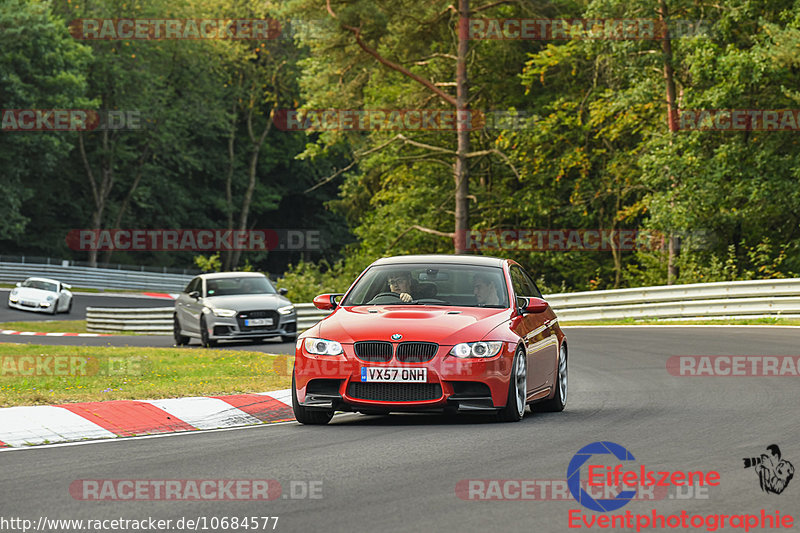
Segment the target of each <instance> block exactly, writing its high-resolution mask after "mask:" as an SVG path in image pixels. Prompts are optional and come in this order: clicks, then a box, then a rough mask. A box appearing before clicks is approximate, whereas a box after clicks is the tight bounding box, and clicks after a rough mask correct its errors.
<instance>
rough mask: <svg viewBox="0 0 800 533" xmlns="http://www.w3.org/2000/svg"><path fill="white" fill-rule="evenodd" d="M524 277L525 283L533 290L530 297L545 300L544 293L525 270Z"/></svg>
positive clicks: (523, 271)
mask: <svg viewBox="0 0 800 533" xmlns="http://www.w3.org/2000/svg"><path fill="white" fill-rule="evenodd" d="M520 270H522V269H520ZM522 276H523V277H524V278H525V281H526V282H527V284H528V285H529V286H530V287H531V289H532V290H533V292H532V293H531V294H530V296H536V297H537V298H544V296H542V291H540V290H539V287H537V286H536V283H535V282H534V281H533V278H532V277H531V276H530V275H529V274H528V273H527V272H525V270H522Z"/></svg>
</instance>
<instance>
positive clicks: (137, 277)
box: [0, 262, 193, 292]
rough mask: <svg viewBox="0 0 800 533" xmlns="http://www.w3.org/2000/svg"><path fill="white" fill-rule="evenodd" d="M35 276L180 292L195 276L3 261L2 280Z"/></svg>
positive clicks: (81, 284) (96, 286) (0, 265)
mask: <svg viewBox="0 0 800 533" xmlns="http://www.w3.org/2000/svg"><path fill="white" fill-rule="evenodd" d="M31 276H38V277H44V278H54V279H57V280H59V281H62V282H64V283H68V284H70V285H73V286H75V287H86V288H92V289H112V290H113V289H130V290H143V291H158V292H180V291H182V290H183V288H184V287H186V285H187V284H188V283H189V281H191V279H192V277H193V276H191V275H183V274H165V273H158V272H142V271H135V270H116V269H111V268H91V267H82V266H62V265H54V264H51V265H47V264H38V263H7V262H0V283H16V282H18V281H24V280H25V278H28V277H31Z"/></svg>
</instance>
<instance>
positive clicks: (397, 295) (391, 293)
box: [372, 292, 400, 300]
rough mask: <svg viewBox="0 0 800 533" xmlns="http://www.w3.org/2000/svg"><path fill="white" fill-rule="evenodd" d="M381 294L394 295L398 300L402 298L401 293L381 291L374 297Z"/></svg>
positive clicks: (378, 296)
mask: <svg viewBox="0 0 800 533" xmlns="http://www.w3.org/2000/svg"><path fill="white" fill-rule="evenodd" d="M381 296H394V297H395V298H397V299H398V300H399V299H400V295H399V294H397V293H396V292H379V293H378V294H376V295H375V296H373V297H372V299H373V300H374V299H375V298H380V297H381Z"/></svg>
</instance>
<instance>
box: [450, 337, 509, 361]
mask: <svg viewBox="0 0 800 533" xmlns="http://www.w3.org/2000/svg"><path fill="white" fill-rule="evenodd" d="M502 347H503V343H502V342H498V341H490V342H484V341H481V342H462V343H461V344H456V345H455V346H453V349H452V350H450V355H453V356H455V357H461V358H462V359H464V358H467V357H494V356H495V355H497V354H499V353H500V349H501V348H502Z"/></svg>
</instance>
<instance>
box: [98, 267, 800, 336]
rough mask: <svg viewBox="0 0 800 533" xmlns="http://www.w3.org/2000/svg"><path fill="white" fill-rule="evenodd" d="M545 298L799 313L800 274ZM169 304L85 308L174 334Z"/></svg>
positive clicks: (583, 307) (641, 314) (107, 320)
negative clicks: (799, 275)
mask: <svg viewBox="0 0 800 533" xmlns="http://www.w3.org/2000/svg"><path fill="white" fill-rule="evenodd" d="M546 299H547V301H548V302H549V303H550V305H551V306H552V307H553V309H554V310H555V311H556V313H557V314H558V318H559V320H561V321H562V322H573V321H584V320H585V321H592V320H615V319H624V318H641V319H644V318H657V319H690V318H728V317H731V318H737V317H738V318H745V317H746V318H760V317H789V318H797V317H800V279H781V280H758V281H731V282H723V283H699V284H692V285H670V286H665V287H641V288H637V289H617V290H610V291H594V292H575V293H561V294H552V295H549V296H547V297H546ZM294 306H295V308H296V309H297V330H298V331H304V330H306V329H308V328H310V327H311V326H313V325H314V324H316V323H317V322H319V321H320V320H322V319H323V318H325V317H326V316H328V314H330V311H321V310H319V309H317V308H316V307H314V304H311V303H300V304H294ZM172 313H173V308H172V307H156V308H145V309H109V308H96V307H90V308H88V310H87V314H86V319H87V329H89V331H98V332H102V331H106V332H107V331H130V332H136V333H157V334H172Z"/></svg>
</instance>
